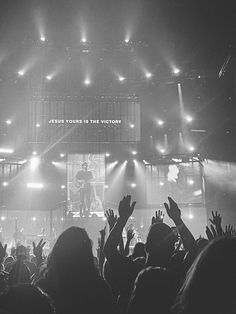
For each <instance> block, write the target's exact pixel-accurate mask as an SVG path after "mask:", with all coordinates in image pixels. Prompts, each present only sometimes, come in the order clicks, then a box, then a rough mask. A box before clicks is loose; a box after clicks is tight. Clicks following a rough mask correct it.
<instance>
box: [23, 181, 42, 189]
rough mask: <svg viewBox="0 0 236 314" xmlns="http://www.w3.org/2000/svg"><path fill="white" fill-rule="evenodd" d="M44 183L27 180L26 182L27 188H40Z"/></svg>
mask: <svg viewBox="0 0 236 314" xmlns="http://www.w3.org/2000/svg"><path fill="white" fill-rule="evenodd" d="M43 187H44V185H43V184H42V183H37V182H29V183H27V188H29V189H42V188H43Z"/></svg>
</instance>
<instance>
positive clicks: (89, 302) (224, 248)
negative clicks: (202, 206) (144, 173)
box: [0, 195, 236, 314]
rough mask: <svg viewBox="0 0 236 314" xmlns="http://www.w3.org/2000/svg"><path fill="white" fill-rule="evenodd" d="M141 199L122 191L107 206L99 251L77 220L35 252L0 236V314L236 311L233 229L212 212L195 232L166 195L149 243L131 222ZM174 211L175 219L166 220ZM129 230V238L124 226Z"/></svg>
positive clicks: (203, 313)
mask: <svg viewBox="0 0 236 314" xmlns="http://www.w3.org/2000/svg"><path fill="white" fill-rule="evenodd" d="M135 205H136V202H135V201H133V200H132V199H131V196H130V195H128V196H125V197H124V198H123V199H122V200H121V201H120V203H119V206H118V208H117V209H116V210H113V209H109V210H106V211H105V216H106V219H107V224H108V225H109V230H107V228H106V227H104V229H102V230H100V234H99V235H98V250H97V256H94V255H93V250H92V246H93V243H92V241H91V240H90V238H89V235H88V234H87V232H86V230H85V229H83V228H80V227H77V226H73V227H70V228H68V229H67V230H65V231H64V232H63V233H62V234H61V235H60V236H59V237H58V238H57V240H56V242H55V244H54V246H53V248H52V250H51V252H50V254H48V256H46V255H45V253H44V246H45V241H44V240H43V239H42V240H41V241H40V242H39V243H33V247H32V252H29V251H28V250H27V248H26V247H25V246H24V245H22V244H19V245H18V246H17V247H16V248H12V249H11V251H10V252H9V248H7V245H5V244H4V243H0V266H1V271H0V314H16V313H17V314H23V313H24V314H28V313H34V314H50V313H58V314H76V313H78V314H113V313H114V314H144V313H145V314H154V313H155V314H159V313H160V314H171V313H176V314H209V313H210V314H211V313H212V314H213V313H214V314H233V313H235V312H236V290H235V286H236V267H235V265H236V231H235V229H234V228H233V227H232V226H231V225H227V226H225V227H223V224H222V217H221V215H220V214H219V213H217V212H212V217H211V219H210V221H209V226H206V235H205V237H199V238H198V239H195V238H194V237H193V235H192V233H191V230H189V229H188V228H187V226H186V225H185V223H184V222H183V220H182V218H181V209H180V208H179V206H178V204H177V203H176V202H175V201H174V200H173V199H172V198H171V197H169V198H168V200H167V201H166V203H164V207H165V212H162V211H160V210H158V211H156V212H155V213H154V216H153V217H152V220H151V221H150V228H149V232H148V234H147V235H146V241H145V243H142V242H137V243H135V245H134V246H132V242H133V241H134V232H133V230H132V229H129V230H126V225H127V222H128V220H129V218H130V217H131V215H132V214H133V212H134V211H135ZM165 216H169V218H170V219H171V220H172V221H173V224H174V227H170V226H169V225H167V224H166V223H165V222H164V221H165V219H164V217H165ZM123 232H127V237H126V241H124V239H123V237H122V234H123Z"/></svg>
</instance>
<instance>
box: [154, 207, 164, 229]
mask: <svg viewBox="0 0 236 314" xmlns="http://www.w3.org/2000/svg"><path fill="white" fill-rule="evenodd" d="M163 219H164V214H163V213H162V211H161V210H158V211H156V215H155V216H153V217H152V225H153V224H156V223H161V222H163Z"/></svg>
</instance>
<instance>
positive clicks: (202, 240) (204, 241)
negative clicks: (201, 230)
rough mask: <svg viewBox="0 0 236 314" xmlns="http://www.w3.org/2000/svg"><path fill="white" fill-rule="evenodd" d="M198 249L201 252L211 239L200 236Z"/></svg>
mask: <svg viewBox="0 0 236 314" xmlns="http://www.w3.org/2000/svg"><path fill="white" fill-rule="evenodd" d="M196 243H197V247H198V251H199V252H201V251H202V250H203V249H204V248H205V247H206V246H207V244H208V243H209V241H208V240H207V239H205V238H198V239H197V240H196Z"/></svg>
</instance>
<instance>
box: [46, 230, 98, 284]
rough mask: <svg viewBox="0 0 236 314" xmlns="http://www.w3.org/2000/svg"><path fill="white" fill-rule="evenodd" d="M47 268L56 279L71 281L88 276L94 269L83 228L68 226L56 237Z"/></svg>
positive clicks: (87, 238) (89, 247)
mask: <svg viewBox="0 0 236 314" xmlns="http://www.w3.org/2000/svg"><path fill="white" fill-rule="evenodd" d="M47 268H48V270H49V271H50V270H51V271H53V272H54V274H55V275H56V277H58V279H59V280H60V279H62V280H66V281H70V280H72V282H73V281H74V280H76V279H78V276H79V277H80V279H82V278H84V279H85V278H86V276H87V277H88V278H89V277H90V275H93V274H94V272H95V271H96V268H95V265H94V258H93V252H92V244H91V240H90V239H89V237H88V234H87V232H86V231H85V229H82V228H79V227H70V228H69V229H67V230H65V231H64V232H63V233H62V234H61V235H60V236H59V237H58V239H57V241H56V243H55V245H54V247H53V249H52V252H51V254H50V256H49V258H48V266H47Z"/></svg>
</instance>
